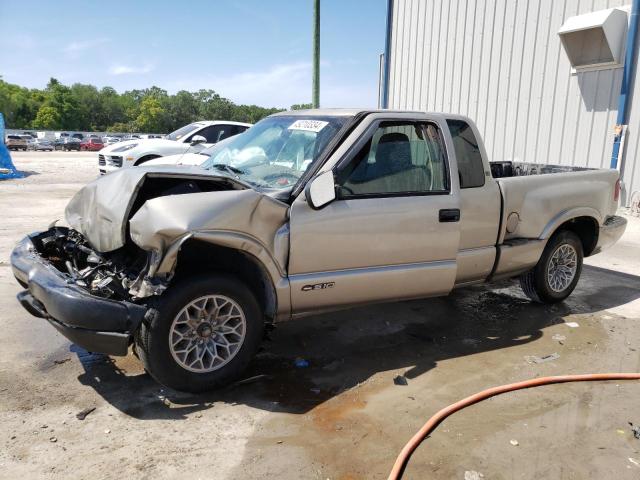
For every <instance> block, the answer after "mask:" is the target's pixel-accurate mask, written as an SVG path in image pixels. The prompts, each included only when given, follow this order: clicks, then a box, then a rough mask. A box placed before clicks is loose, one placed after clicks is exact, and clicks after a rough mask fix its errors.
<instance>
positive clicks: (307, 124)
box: [289, 120, 329, 133]
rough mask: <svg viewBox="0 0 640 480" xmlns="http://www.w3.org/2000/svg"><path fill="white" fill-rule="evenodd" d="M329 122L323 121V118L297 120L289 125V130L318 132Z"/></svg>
mask: <svg viewBox="0 0 640 480" xmlns="http://www.w3.org/2000/svg"><path fill="white" fill-rule="evenodd" d="M328 123H329V122H323V121H322V120H296V121H295V122H293V123H292V124H291V125H290V126H289V130H304V131H306V132H315V133H318V132H319V131H320V130H322V129H323V128H324V127H326V126H327V124H328Z"/></svg>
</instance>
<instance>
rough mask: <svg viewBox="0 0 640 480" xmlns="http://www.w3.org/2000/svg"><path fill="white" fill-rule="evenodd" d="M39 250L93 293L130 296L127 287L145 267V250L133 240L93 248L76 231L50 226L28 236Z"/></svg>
mask: <svg viewBox="0 0 640 480" xmlns="http://www.w3.org/2000/svg"><path fill="white" fill-rule="evenodd" d="M31 241H32V242H33V244H34V246H35V248H36V250H37V252H38V254H39V255H40V256H41V257H43V258H44V259H46V260H48V261H49V263H50V264H51V265H53V266H54V267H55V268H56V269H58V270H59V271H61V272H63V273H66V274H67V275H69V277H70V279H71V280H72V281H73V283H75V284H76V285H78V286H80V287H83V288H86V289H87V290H88V291H89V292H91V293H92V294H93V295H96V296H99V297H103V298H112V299H114V300H131V297H132V295H131V294H130V293H129V289H130V288H131V286H132V285H133V284H134V283H135V281H136V280H137V279H138V277H139V276H140V274H141V273H142V272H143V271H144V270H145V267H146V265H147V258H148V254H147V252H144V251H143V250H141V249H139V248H137V247H136V246H135V245H133V244H129V245H126V246H124V247H122V248H120V249H118V250H116V251H114V252H109V253H99V252H96V251H95V250H94V249H93V248H91V245H89V243H88V242H87V240H86V239H85V238H84V237H83V236H82V235H81V234H80V233H78V232H77V231H75V230H72V229H69V228H67V227H53V228H50V229H49V230H47V231H46V232H43V233H40V234H38V235H36V236H34V237H32V238H31Z"/></svg>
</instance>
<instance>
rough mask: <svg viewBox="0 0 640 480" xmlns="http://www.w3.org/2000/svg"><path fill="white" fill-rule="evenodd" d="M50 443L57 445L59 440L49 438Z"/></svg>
mask: <svg viewBox="0 0 640 480" xmlns="http://www.w3.org/2000/svg"><path fill="white" fill-rule="evenodd" d="M49 441H50V442H51V443H56V442H57V441H58V439H57V438H56V437H50V438H49Z"/></svg>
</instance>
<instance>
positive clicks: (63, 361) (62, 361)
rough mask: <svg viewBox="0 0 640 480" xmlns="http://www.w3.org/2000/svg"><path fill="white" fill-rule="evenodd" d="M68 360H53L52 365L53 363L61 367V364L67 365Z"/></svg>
mask: <svg viewBox="0 0 640 480" xmlns="http://www.w3.org/2000/svg"><path fill="white" fill-rule="evenodd" d="M70 360H71V359H70V358H63V359H62V360H54V361H53V363H55V364H56V365H62V364H63V363H67V362H68V361H70Z"/></svg>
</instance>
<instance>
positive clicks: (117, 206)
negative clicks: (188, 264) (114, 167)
mask: <svg viewBox="0 0 640 480" xmlns="http://www.w3.org/2000/svg"><path fill="white" fill-rule="evenodd" d="M146 178H179V179H185V180H188V179H207V180H217V181H220V180H221V179H223V180H226V181H229V182H235V183H238V185H241V186H243V187H244V185H243V184H242V183H240V182H237V181H235V180H234V179H233V178H230V177H227V176H224V175H212V174H211V173H209V172H207V171H206V170H202V169H200V168H197V167H191V168H190V167H184V166H182V167H136V168H126V169H121V170H118V171H116V172H113V173H110V174H108V175H105V176H103V177H100V178H98V179H96V180H94V181H93V182H91V183H89V184H87V185H85V186H84V187H83V188H81V189H80V190H79V191H78V192H77V193H76V194H75V195H74V196H73V198H72V199H71V201H70V202H69V204H68V205H67V208H66V210H65V217H66V219H67V223H68V224H69V225H70V226H71V227H72V228H74V229H75V230H77V231H79V232H80V233H82V235H83V236H84V237H85V238H86V239H87V240H88V241H89V243H90V244H91V246H92V247H93V248H94V249H96V250H97V251H99V252H110V251H113V250H116V249H118V248H120V247H122V246H123V245H124V244H125V242H126V231H127V220H128V218H129V215H130V211H131V208H132V206H133V203H134V200H135V199H136V196H137V193H138V191H139V189H140V187H141V186H142V184H143V183H144V181H145V179H146ZM212 193H216V192H212Z"/></svg>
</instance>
